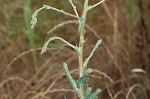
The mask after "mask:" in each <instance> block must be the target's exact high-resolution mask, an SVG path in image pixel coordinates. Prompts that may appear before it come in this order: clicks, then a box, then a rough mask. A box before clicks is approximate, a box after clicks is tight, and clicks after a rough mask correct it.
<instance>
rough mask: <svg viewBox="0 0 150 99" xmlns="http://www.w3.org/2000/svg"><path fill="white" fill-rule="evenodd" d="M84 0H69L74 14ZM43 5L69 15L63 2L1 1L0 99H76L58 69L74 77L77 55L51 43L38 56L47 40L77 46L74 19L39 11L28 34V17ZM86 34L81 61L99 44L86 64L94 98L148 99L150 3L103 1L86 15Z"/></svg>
mask: <svg viewBox="0 0 150 99" xmlns="http://www.w3.org/2000/svg"><path fill="white" fill-rule="evenodd" d="M83 1H84V0H73V2H74V4H75V5H76V6H77V10H78V12H79V14H81V13H82V9H83ZM96 2H99V0H90V4H91V5H92V4H94V3H96ZM44 4H47V5H51V6H53V7H56V8H58V9H63V10H65V11H67V12H70V13H72V14H74V12H73V10H72V7H71V5H70V4H69V2H68V0H0V99H40V97H41V96H42V95H43V99H64V98H63V97H64V95H65V96H66V97H67V99H78V98H77V96H76V95H75V93H74V91H73V89H72V87H71V85H70V84H69V82H68V80H67V78H66V76H65V74H64V71H63V67H62V64H63V63H64V62H65V63H67V64H68V66H69V70H70V71H71V73H72V75H73V77H74V78H77V77H78V73H77V72H76V69H77V66H78V57H77V54H76V52H75V51H73V50H72V49H70V48H68V47H64V46H61V43H60V42H59V41H54V42H52V43H51V44H50V45H49V49H48V51H47V52H46V53H45V54H42V55H41V54H40V50H41V47H42V46H43V44H44V43H45V41H46V40H47V39H48V38H49V37H52V36H60V37H62V38H64V39H65V40H67V41H69V42H71V43H72V44H74V45H76V44H78V40H79V34H78V33H77V32H78V25H77V21H76V20H75V19H73V18H70V17H68V16H65V15H63V14H60V13H58V12H55V11H51V10H42V11H41V12H40V13H39V15H38V23H37V25H36V26H35V28H34V29H33V30H32V29H31V28H30V27H31V24H30V23H31V16H32V13H33V12H34V11H35V10H36V9H38V8H40V7H42V6H43V5H44ZM86 31H87V32H86V34H85V35H86V38H87V43H86V45H85V47H84V58H86V57H87V56H88V55H89V54H90V51H91V50H92V48H93V47H94V45H95V43H96V41H97V40H98V39H102V40H103V43H102V44H101V46H100V47H99V48H98V49H97V51H96V52H95V54H94V56H93V57H92V59H91V60H90V63H89V67H91V68H93V69H94V70H93V73H92V74H91V75H89V78H90V80H89V81H88V83H89V85H90V86H91V87H93V89H96V88H100V89H101V90H102V92H101V94H100V95H99V99H150V0H106V2H105V3H103V4H101V5H100V6H98V7H96V8H95V9H93V10H92V11H90V12H89V13H88V17H87V25H86Z"/></svg>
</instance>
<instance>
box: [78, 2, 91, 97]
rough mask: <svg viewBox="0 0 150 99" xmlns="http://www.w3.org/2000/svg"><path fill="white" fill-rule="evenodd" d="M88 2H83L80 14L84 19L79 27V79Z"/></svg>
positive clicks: (81, 88) (81, 70)
mask: <svg viewBox="0 0 150 99" xmlns="http://www.w3.org/2000/svg"><path fill="white" fill-rule="evenodd" d="M88 2H89V0H85V1H84V9H83V13H82V18H83V19H84V22H83V21H81V23H80V24H81V25H80V31H79V32H80V41H79V50H80V55H79V68H80V77H81V76H82V75H83V46H84V43H85V40H84V33H85V22H86V15H87V11H88V9H87V8H88ZM79 90H80V96H81V97H80V99H84V94H83V92H84V88H83V86H81V87H80V89H79Z"/></svg>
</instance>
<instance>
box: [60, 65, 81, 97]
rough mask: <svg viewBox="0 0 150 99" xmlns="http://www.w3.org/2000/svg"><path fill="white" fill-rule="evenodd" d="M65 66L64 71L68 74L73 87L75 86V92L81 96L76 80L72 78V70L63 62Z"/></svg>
mask: <svg viewBox="0 0 150 99" xmlns="http://www.w3.org/2000/svg"><path fill="white" fill-rule="evenodd" d="M63 66H64V71H65V73H66V76H67V78H68V80H69V82H70V83H71V85H72V87H73V88H74V90H75V92H76V93H77V95H78V96H79V97H80V93H79V89H78V88H77V85H76V82H75V80H74V79H73V78H72V76H71V75H70V72H69V70H68V66H67V64H66V63H64V64H63Z"/></svg>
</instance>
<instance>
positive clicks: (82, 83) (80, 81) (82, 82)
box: [76, 76, 88, 88]
mask: <svg viewBox="0 0 150 99" xmlns="http://www.w3.org/2000/svg"><path fill="white" fill-rule="evenodd" d="M87 81H88V78H87V77H86V76H81V77H80V78H78V80H76V85H77V88H80V87H81V86H83V87H85V86H87Z"/></svg>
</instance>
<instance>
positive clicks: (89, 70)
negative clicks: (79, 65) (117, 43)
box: [83, 68, 92, 76]
mask: <svg viewBox="0 0 150 99" xmlns="http://www.w3.org/2000/svg"><path fill="white" fill-rule="evenodd" d="M90 73H92V69H91V68H90V69H84V71H83V75H85V76H86V75H88V74H90Z"/></svg>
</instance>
